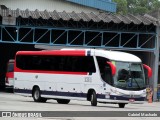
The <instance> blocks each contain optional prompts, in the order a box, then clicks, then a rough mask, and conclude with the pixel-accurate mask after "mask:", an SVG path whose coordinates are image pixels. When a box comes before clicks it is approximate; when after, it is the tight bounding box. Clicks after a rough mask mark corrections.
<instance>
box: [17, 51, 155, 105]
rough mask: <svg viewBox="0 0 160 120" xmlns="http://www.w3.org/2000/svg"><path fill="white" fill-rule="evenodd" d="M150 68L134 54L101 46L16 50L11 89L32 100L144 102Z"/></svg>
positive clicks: (66, 102)
mask: <svg viewBox="0 0 160 120" xmlns="http://www.w3.org/2000/svg"><path fill="white" fill-rule="evenodd" d="M144 69H146V71H147V72H148V73H147V75H148V77H151V72H152V71H151V68H150V67H149V66H147V65H143V64H142V61H141V59H140V58H138V57H137V56H135V55H132V54H129V53H125V52H120V51H107V50H101V49H59V50H42V51H18V52H17V53H16V57H15V67H14V70H15V72H14V75H15V76H14V77H15V85H14V92H15V93H16V94H20V95H25V96H31V97H33V99H34V101H35V102H46V101H47V99H54V100H57V102H58V103H60V104H68V103H69V102H70V100H86V101H90V102H91V105H92V106H97V103H113V104H118V105H119V107H120V108H124V107H125V105H126V104H128V103H143V102H144V100H145V97H146V77H145V73H144Z"/></svg>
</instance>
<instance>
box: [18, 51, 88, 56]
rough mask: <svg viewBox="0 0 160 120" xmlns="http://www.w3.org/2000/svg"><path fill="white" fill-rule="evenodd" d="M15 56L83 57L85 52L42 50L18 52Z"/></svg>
mask: <svg viewBox="0 0 160 120" xmlns="http://www.w3.org/2000/svg"><path fill="white" fill-rule="evenodd" d="M16 55H58V56H64V55H65V56H67V55H68V56H85V50H44V51H19V52H17V53H16Z"/></svg>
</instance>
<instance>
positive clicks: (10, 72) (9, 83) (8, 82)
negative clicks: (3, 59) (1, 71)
mask: <svg viewBox="0 0 160 120" xmlns="http://www.w3.org/2000/svg"><path fill="white" fill-rule="evenodd" d="M5 86H6V89H13V86H14V60H12V59H11V60H9V61H8V63H7V71H6V77H5Z"/></svg>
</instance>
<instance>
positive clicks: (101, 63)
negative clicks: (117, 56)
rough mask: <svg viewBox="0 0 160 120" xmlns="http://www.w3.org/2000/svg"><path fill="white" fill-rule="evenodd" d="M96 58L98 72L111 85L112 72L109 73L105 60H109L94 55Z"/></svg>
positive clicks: (109, 69)
mask: <svg viewBox="0 0 160 120" xmlns="http://www.w3.org/2000/svg"><path fill="white" fill-rule="evenodd" d="M96 58H97V62H98V66H99V70H100V74H101V77H102V79H103V80H104V81H105V82H106V83H108V84H110V85H112V84H113V77H112V73H111V68H110V66H109V65H108V64H107V61H109V60H108V59H106V58H104V57H96Z"/></svg>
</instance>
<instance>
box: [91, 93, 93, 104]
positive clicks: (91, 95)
mask: <svg viewBox="0 0 160 120" xmlns="http://www.w3.org/2000/svg"><path fill="white" fill-rule="evenodd" d="M91 103H93V94H92V95H91Z"/></svg>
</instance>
